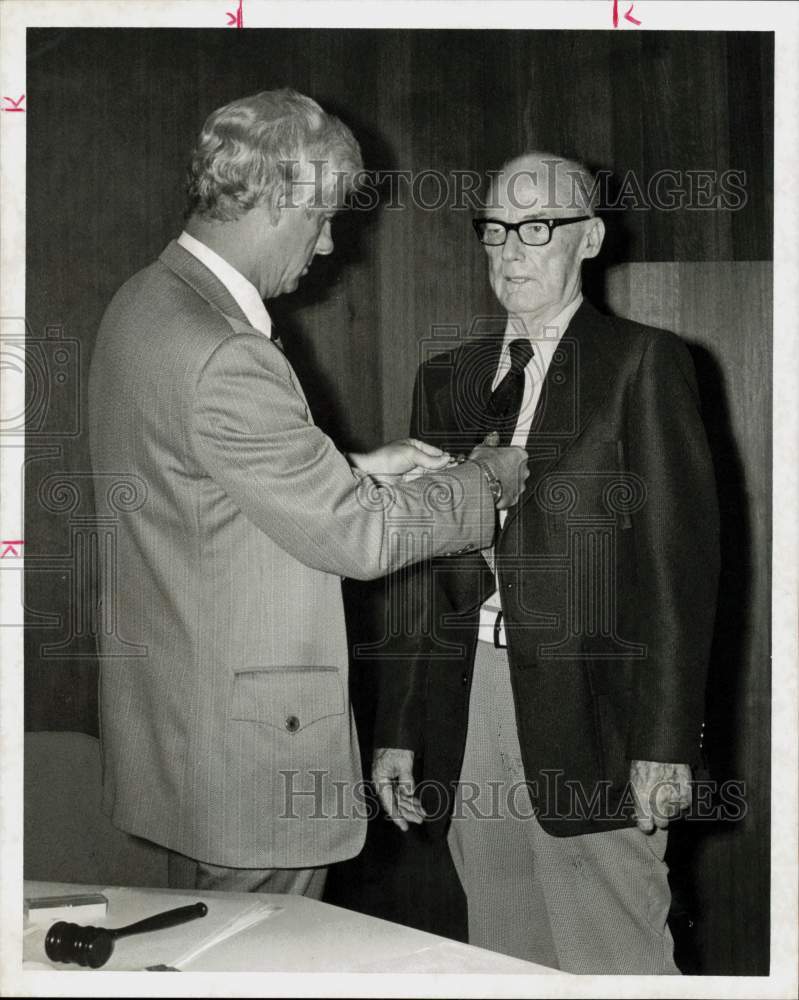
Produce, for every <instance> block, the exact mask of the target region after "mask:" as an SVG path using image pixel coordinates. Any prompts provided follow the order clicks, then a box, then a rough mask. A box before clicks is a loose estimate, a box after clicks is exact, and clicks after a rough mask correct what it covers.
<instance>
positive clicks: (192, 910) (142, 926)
mask: <svg viewBox="0 0 799 1000" xmlns="http://www.w3.org/2000/svg"><path fill="white" fill-rule="evenodd" d="M207 912H208V907H207V906H206V905H205V903H192V904H191V906H178V907H177V908H176V909H174V910H166V911H165V912H164V913H156V914H155V915H154V916H152V917H145V919H144V920H138V921H137V922H136V923H135V924H128V926H127V927H117V928H116V929H113V928H108V933H109V934H110V935H111V936H112V937H114V938H120V937H127V936H128V935H129V934H144V933H145V931H162V930H165V929H166V928H167V927H176V926H177V925H178V924H185V923H186V921H187V920H196V919H197V917H204V916H205V914H206V913H207Z"/></svg>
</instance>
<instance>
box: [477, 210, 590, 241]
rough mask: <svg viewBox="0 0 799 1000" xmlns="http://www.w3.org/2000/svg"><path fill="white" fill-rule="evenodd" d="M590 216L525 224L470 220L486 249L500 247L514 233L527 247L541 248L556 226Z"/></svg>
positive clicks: (530, 220) (499, 220) (529, 220)
mask: <svg viewBox="0 0 799 1000" xmlns="http://www.w3.org/2000/svg"><path fill="white" fill-rule="evenodd" d="M591 218H593V216H591V215H574V216H572V217H571V218H566V219H528V220H527V221H525V222H503V221H502V220H501V219H472V225H473V226H474V231H475V232H476V233H477V238H478V240H480V242H481V243H483V244H484V245H485V246H488V247H501V246H502V245H503V244H504V243H505V240H506V239H507V238H508V233H509V232H514V233H516V235H517V236H518V237H519V239H520V240H521V241H522V243H524V244H526V245H527V246H528V247H543V246H546V245H547V243H549V241H550V240H551V239H552V233H553V231H554V230H555V229H557V228H558V226H570V225H571V224H572V223H573V222H586V221H587V220H588V219H591Z"/></svg>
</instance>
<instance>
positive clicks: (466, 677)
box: [461, 674, 469, 687]
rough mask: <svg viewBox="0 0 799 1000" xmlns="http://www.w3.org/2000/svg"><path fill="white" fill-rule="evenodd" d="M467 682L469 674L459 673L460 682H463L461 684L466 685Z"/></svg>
mask: <svg viewBox="0 0 799 1000" xmlns="http://www.w3.org/2000/svg"><path fill="white" fill-rule="evenodd" d="M468 683H469V675H468V674H462V675H461V684H463V686H464V687H466V685H467V684H468Z"/></svg>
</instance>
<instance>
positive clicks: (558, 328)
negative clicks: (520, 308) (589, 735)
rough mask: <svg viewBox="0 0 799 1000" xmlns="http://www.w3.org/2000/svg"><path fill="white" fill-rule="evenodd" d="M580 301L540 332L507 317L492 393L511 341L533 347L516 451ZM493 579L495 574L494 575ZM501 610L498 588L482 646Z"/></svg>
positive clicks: (487, 609)
mask: <svg viewBox="0 0 799 1000" xmlns="http://www.w3.org/2000/svg"><path fill="white" fill-rule="evenodd" d="M582 301H583V297H582V295H581V294H578V296H577V298H576V299H574V300H573V301H572V302H570V303H569V304H568V305H567V306H566V308H565V309H563V310H562V311H561V312H559V313H558V315H557V316H555V317H554V319H551V320H550V321H549V322H548V323H547V324H546V325H545V326H543V327H542V328H540V329H538V330H535V331H532V332H530V331H529V330H528V329H527V327H526V326H525V324H524V322H523V321H522V319H521V318H520V317H518V316H508V324H507V326H506V327H505V337H504V340H503V344H502V353H501V354H500V356H499V364H498V365H497V373H496V375H495V376H494V381H493V383H492V385H491V390H492V392H493V390H494V389H496V387H497V386H498V385H499V383H500V382H501V381H502V379H503V378H504V377H505V375H506V374H507V373H508V371H509V370H510V344H511V341H513V340H518V339H520V338H522V337H526V338H529V340H530V343H531V344H532V345H533V356H532V358H531V359H530V362H529V364H528V365H527V367H526V368H525V370H524V393H523V395H522V405H521V408H520V409H519V419H518V421H517V422H516V427H515V429H514V431H513V436H512V437H511V441H510V443H511V444H512V445H516V446H518V447H519V448H524V447H525V446H526V444H527V437H528V435H529V434H530V427H531V426H532V423H533V416H534V415H535V410H536V407H537V406H538V400H539V399H540V397H541V388H542V386H543V384H544V379H545V378H546V374H547V372H548V371H549V366H550V364H551V363H552V358H553V357H554V356H555V351H556V350H557V347H558V344H559V343H560V339H561V337H562V336H563V334H564V333H565V332H566V329H567V328H568V326H569V323H570V322H571V319H572V316H574V314H575V313H576V312H577V310H578V309H579V308H580V305H581V304H582ZM507 516H508V512H507V511H506V510H501V511H500V512H499V523H500V526H504V524H505V518H506V517H507ZM483 555H484V556H485V558H486V561H487V562H488V565H489V566H490V567H491V568H492V569H494V550H493V548H491V549H484V550H483ZM494 575H495V577H496V571H495V573H494ZM501 610H502V604H501V603H500V599H499V584H498V583H497V589H496V590H495V591H494V593H493V594H492V595H491V597H489V598H488V599H487V600H486V602H485V604H483V606H482V607H481V608H480V631H479V638H480V639H482V640H484V641H485V642H491V643H493V642H494V626H495V624H496V620H497V613H498V612H499V611H501ZM499 633H500V636H499V638H500V642H502V643H503V644H504V643H505V629H504V627H503V626H502V625H500V628H499Z"/></svg>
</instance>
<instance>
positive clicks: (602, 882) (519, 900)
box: [448, 641, 679, 975]
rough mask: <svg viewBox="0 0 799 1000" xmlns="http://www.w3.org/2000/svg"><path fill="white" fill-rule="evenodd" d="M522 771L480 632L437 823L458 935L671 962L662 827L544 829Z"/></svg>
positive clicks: (501, 665)
mask: <svg viewBox="0 0 799 1000" xmlns="http://www.w3.org/2000/svg"><path fill="white" fill-rule="evenodd" d="M575 736H576V738H579V734H575ZM524 781H525V777H524V769H523V765H522V757H521V749H520V747H519V738H518V733H517V728H516V715H515V709H514V702H513V691H512V689H511V684H510V667H509V664H508V656H507V652H506V650H504V649H496V648H495V647H494V646H493V645H492V644H491V643H486V642H482V641H481V642H478V643H477V653H476V657H475V665H474V678H473V681H472V690H471V695H470V702H469V723H468V730H467V737H466V748H465V754H464V760H463V765H462V768H461V775H460V786H459V790H458V795H457V796H456V801H455V807H454V810H453V818H452V823H451V824H450V829H449V834H448V843H449V848H450V852H451V854H452V860H453V862H454V864H455V868H456V870H457V872H458V877H459V878H460V881H461V884H462V886H463V889H464V893H465V895H466V900H467V907H468V919H469V943H470V944H473V945H477V946H479V947H481V948H488V949H490V950H492V951H498V952H502V953H504V954H506V955H512V956H514V957H516V958H522V959H526V960H527V961H530V962H537V963H538V964H540V965H546V966H550V967H552V968H556V969H561V970H562V971H564V972H572V973H596V974H603V973H604V974H624V973H628V974H632V973H637V974H642V975H658V974H679V969H678V968H677V966H676V965H675V964H674V957H673V953H674V944H673V940H672V937H671V932H670V931H669V929H668V926H667V923H666V919H667V917H668V912H669V904H670V900H671V893H670V889H669V883H668V878H667V875H668V868H667V866H666V863H665V861H664V854H665V850H666V838H667V834H666V831H665V830H656V831H655V832H654V833H653V834H651V835H647V834H644V833H642V832H641V831H640V830H638V829H637V828H629V827H628V828H624V829H619V830H612V831H609V832H601V833H592V834H585V835H579V836H575V837H553V836H551V835H550V834H548V833H546V832H545V831H544V829H543V828H542V827H541V825H540V824H539V822H538V820H537V818H536V817H535V815H534V810H533V806H532V803H531V801H530V797H529V791H528V789H527V787H526V785H525V783H524Z"/></svg>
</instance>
